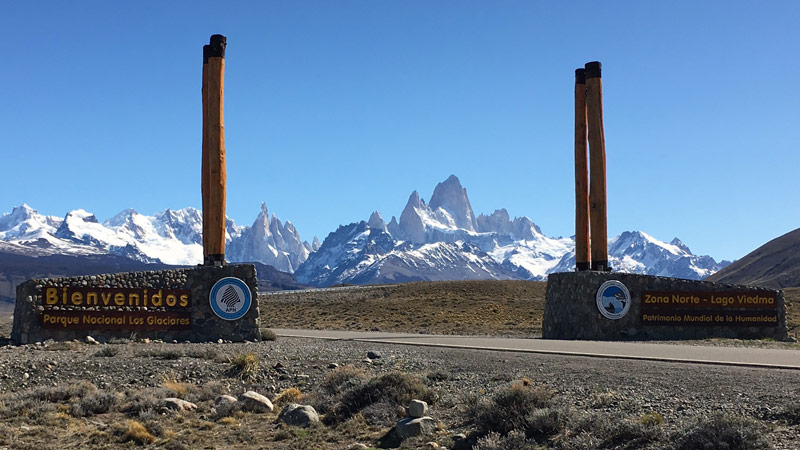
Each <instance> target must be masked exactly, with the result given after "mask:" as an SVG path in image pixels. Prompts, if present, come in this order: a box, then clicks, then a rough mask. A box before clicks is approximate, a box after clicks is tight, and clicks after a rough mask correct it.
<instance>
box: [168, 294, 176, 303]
mask: <svg viewBox="0 0 800 450" xmlns="http://www.w3.org/2000/svg"><path fill="white" fill-rule="evenodd" d="M166 302H167V306H175V303H177V302H178V299H177V298H175V296H174V295H172V294H169V295H167V300H166Z"/></svg>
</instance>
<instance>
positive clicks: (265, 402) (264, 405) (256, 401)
mask: <svg viewBox="0 0 800 450" xmlns="http://www.w3.org/2000/svg"><path fill="white" fill-rule="evenodd" d="M239 402H240V405H241V409H242V411H248V412H254V413H268V412H272V410H273V409H275V407H274V406H272V402H271V401H269V399H268V398H267V397H264V396H263V395H261V394H259V393H258V392H254V391H247V392H245V393H244V394H242V395H240V396H239Z"/></svg>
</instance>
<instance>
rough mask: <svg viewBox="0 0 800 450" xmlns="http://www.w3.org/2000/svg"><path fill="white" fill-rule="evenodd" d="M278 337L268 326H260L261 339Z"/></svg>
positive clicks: (270, 339)
mask: <svg viewBox="0 0 800 450" xmlns="http://www.w3.org/2000/svg"><path fill="white" fill-rule="evenodd" d="M275 339H278V336H277V335H276V334H275V332H274V331H272V330H270V329H269V328H262V329H261V340H262V341H274V340H275Z"/></svg>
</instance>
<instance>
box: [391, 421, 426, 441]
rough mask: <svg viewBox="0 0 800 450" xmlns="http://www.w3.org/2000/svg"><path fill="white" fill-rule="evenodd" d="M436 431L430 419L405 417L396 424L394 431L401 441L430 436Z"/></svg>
mask: <svg viewBox="0 0 800 450" xmlns="http://www.w3.org/2000/svg"><path fill="white" fill-rule="evenodd" d="M434 430H436V421H435V420H433V418H432V417H427V416H426V417H406V418H405V419H402V420H400V421H399V422H397V426H396V427H395V431H396V432H397V435H398V436H399V437H400V438H401V439H408V438H411V437H416V436H422V435H426V434H431V433H433V431H434Z"/></svg>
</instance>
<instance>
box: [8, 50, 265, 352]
mask: <svg viewBox="0 0 800 450" xmlns="http://www.w3.org/2000/svg"><path fill="white" fill-rule="evenodd" d="M226 45H227V39H226V38H225V36H222V35H218V34H215V35H213V36H211V39H210V43H209V45H206V46H204V47H203V76H202V84H203V86H202V90H201V92H202V97H203V98H202V104H203V140H202V142H203V144H202V147H203V151H202V155H203V156H202V182H201V185H202V189H201V191H202V198H203V263H204V264H203V265H201V266H198V267H193V268H184V269H174V270H161V271H149V272H133V273H118V274H107V275H91V276H78V277H67V278H53V279H37V280H29V281H26V282H25V283H22V284H21V285H19V286H17V302H16V306H15V308H14V325H13V328H12V332H11V339H12V341H13V342H15V343H17V344H28V343H33V342H39V341H44V340H47V339H55V340H69V339H75V338H83V337H85V336H87V335H91V336H93V337H94V338H96V339H100V340H102V339H108V338H112V337H125V338H129V337H131V336H132V335H135V336H137V337H148V338H152V339H162V340H165V341H173V340H178V341H185V340H188V341H216V340H219V339H223V340H230V341H245V340H252V341H256V340H260V339H261V334H260V331H259V320H258V300H257V294H258V292H257V290H256V289H257V288H256V286H257V278H256V269H255V266H254V265H252V264H237V265H229V264H226V263H225V183H226V171H225V131H224V130H225V127H224V120H223V98H224V97H223V85H224V72H225V47H226Z"/></svg>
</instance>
